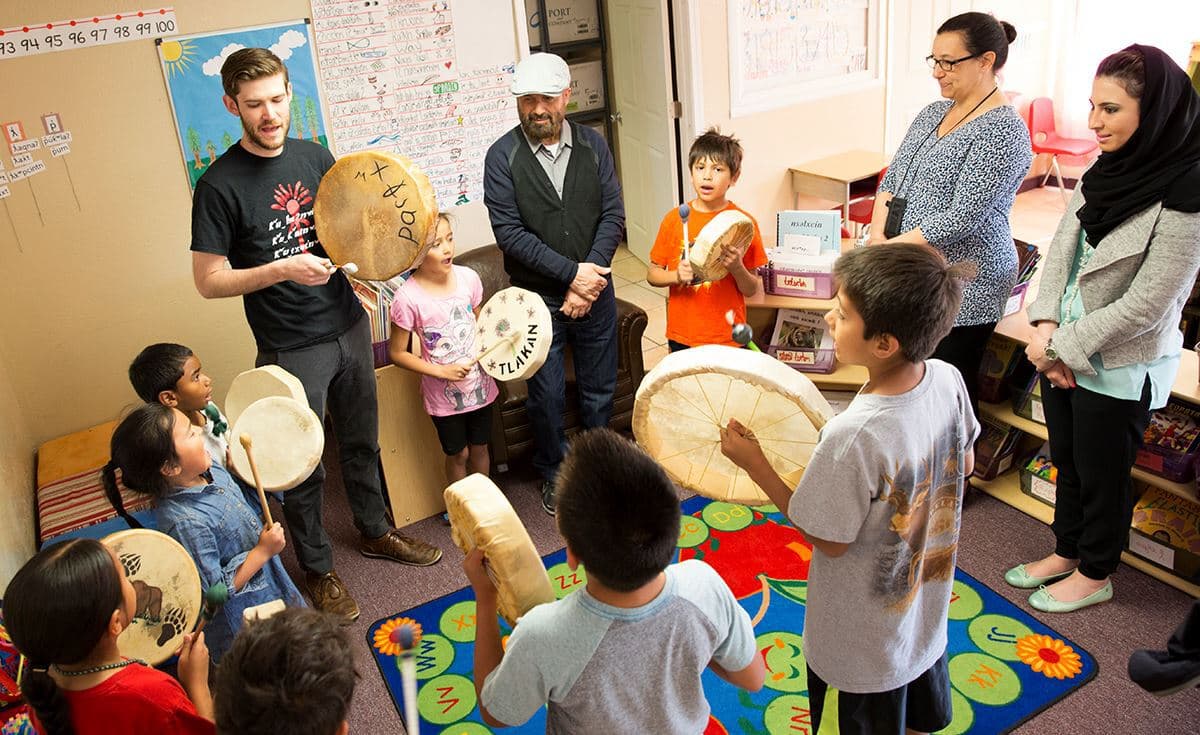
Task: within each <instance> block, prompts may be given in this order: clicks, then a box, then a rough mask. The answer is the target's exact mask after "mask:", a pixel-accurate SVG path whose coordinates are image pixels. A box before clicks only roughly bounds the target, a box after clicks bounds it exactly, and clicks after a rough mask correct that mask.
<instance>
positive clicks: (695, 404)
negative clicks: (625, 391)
mask: <svg viewBox="0 0 1200 735" xmlns="http://www.w3.org/2000/svg"><path fill="white" fill-rule="evenodd" d="M832 417H833V409H832V408H831V407H830V406H829V403H828V402H827V401H826V400H825V397H824V396H822V395H821V393H820V391H818V390H817V387H816V386H815V385H813V384H812V381H810V380H809V379H808V377H806V376H805V375H803V374H802V373H800V372H798V371H796V370H794V369H792V368H790V367H788V366H787V365H784V364H783V363H781V362H779V361H778V360H776V359H775V358H773V357H770V356H769V355H765V354H763V353H761V352H754V351H753V350H743V349H737V348H735V347H725V346H723V345H705V346H703V347H694V348H692V349H690V350H681V351H679V352H673V353H671V354H670V355H667V356H666V357H664V358H663V359H662V361H661V362H659V363H658V365H655V366H654V369H653V370H651V371H650V372H649V373H647V374H646V376H645V377H644V378H643V379H642V383H641V385H640V386H638V390H637V395H636V397H635V398H634V404H633V434H634V437H635V438H636V439H637V442H638V444H640V445H641V446H642V448H643V449H645V450H646V452H647V453H648V454H649V455H650V456H651V457H653V458H654V459H655V460H657V461H658V463H659V464H661V465H662V467H663V469H665V470H666V471H667V474H669V475H670V476H671V478H672V479H673V480H674V481H675V482H676V483H677V484H679V485H680V486H682V487H685V488H688V489H690V490H693V491H695V492H697V493H699V494H701V495H704V496H706V497H710V498H714V499H717V500H723V501H726V502H731V503H743V504H746V505H762V504H764V503H769V502H770V500H769V499H768V498H767V495H766V493H764V492H763V491H762V489H761V488H759V487H758V485H756V484H754V482H753V481H751V479H750V477H749V476H748V475H747V474H746V473H745V472H744V471H742V470H741V469H740V468H739V467H738V466H737V465H735V464H733V463H732V462H730V461H729V460H728V459H726V458H725V456H724V455H723V454H721V431H720V430H721V429H722V428H723V427H725V426H726V425H728V423H729V420H730V419H737V420H738V421H739V422H741V423H742V424H744V425H745V426H746V427H748V428H749V429H750V430H751V431H752V432H754V434H755V436H756V437H757V438H758V441H759V443H760V444H761V445H762V448H763V452H764V453H765V454H766V456H767V461H768V462H769V463H770V464H771V467H773V468H774V469H775V471H776V472H778V473H779V475H780V476H781V477H782V478H783V480H784V482H785V483H787V484H788V485H789V486H790V487H793V488H794V487H795V486H796V485H797V484H798V483H799V482H800V477H801V476H802V475H803V474H804V468H805V466H806V465H807V464H808V460H809V457H811V456H812V452H813V449H814V447H816V444H817V439H818V436H819V432H820V430H821V427H823V426H824V425H825V422H826V421H828V420H829V419H830V418H832Z"/></svg>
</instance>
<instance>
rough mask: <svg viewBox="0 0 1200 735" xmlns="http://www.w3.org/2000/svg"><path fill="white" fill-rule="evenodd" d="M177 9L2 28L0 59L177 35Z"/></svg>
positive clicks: (0, 33) (131, 12) (23, 24)
mask: <svg viewBox="0 0 1200 735" xmlns="http://www.w3.org/2000/svg"><path fill="white" fill-rule="evenodd" d="M176 30H178V27H177V26H176V25H175V8H150V9H146V10H130V11H127V12H124V13H113V14H111V15H110V14H107V13H105V14H101V15H92V16H87V17H84V18H70V19H68V20H56V21H51V22H46V21H41V22H37V23H21V24H18V25H14V26H11V27H9V28H0V59H12V58H16V57H18V56H32V55H34V54H48V53H52V52H54V51H70V50H72V49H79V48H86V47H88V46H103V45H105V44H109V43H122V42H124V41H136V40H138V39H142V38H154V37H156V36H161V35H162V34H164V33H174V32H175V31H176Z"/></svg>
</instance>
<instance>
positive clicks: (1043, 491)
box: [1021, 444, 1058, 506]
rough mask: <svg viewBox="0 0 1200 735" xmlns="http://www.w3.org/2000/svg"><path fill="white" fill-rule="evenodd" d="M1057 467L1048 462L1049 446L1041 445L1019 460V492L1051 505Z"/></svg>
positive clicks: (1056, 479) (1056, 477)
mask: <svg viewBox="0 0 1200 735" xmlns="http://www.w3.org/2000/svg"><path fill="white" fill-rule="evenodd" d="M1057 481H1058V469H1056V468H1055V467H1054V465H1053V464H1052V463H1051V462H1050V447H1049V445H1047V444H1042V446H1041V447H1040V448H1039V449H1038V450H1037V451H1036V452H1034V453H1033V454H1031V455H1029V456H1028V457H1026V458H1025V460H1024V461H1023V462H1021V492H1023V493H1025V494H1026V495H1028V496H1029V497H1031V498H1036V499H1038V500H1040V501H1042V502H1043V503H1045V504H1046V505H1049V506H1053V505H1054V500H1055V495H1056V489H1057V488H1056V485H1055V483H1056V482H1057Z"/></svg>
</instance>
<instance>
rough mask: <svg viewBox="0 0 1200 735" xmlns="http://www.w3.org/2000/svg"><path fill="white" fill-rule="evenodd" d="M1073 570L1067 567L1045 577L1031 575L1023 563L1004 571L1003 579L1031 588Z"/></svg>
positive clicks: (1053, 580)
mask: <svg viewBox="0 0 1200 735" xmlns="http://www.w3.org/2000/svg"><path fill="white" fill-rule="evenodd" d="M1073 571H1075V570H1074V569H1068V570H1067V571H1065V572H1060V573H1059V574H1051V575H1049V576H1046V577H1031V576H1030V575H1029V573H1028V572H1026V571H1025V565H1024V564H1018V565H1016V566H1015V567H1013V568H1012V569H1009V570H1008V571H1007V572H1005V573H1004V581H1005V582H1008V583H1009V584H1010V585H1012V586H1013V587H1017V588H1019V589H1023V590H1032V589H1036V588H1038V587H1042V586H1044V585H1045V584H1046V583H1047V582H1056V581H1058V580H1060V579H1062V578H1064V577H1067V576H1069V575H1070V574H1071V572H1073Z"/></svg>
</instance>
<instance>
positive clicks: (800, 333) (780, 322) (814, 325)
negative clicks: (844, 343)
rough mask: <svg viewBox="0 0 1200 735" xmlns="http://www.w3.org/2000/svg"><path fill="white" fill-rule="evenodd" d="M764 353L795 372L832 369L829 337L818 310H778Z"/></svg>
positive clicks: (823, 319)
mask: <svg viewBox="0 0 1200 735" xmlns="http://www.w3.org/2000/svg"><path fill="white" fill-rule="evenodd" d="M767 354H769V355H771V356H772V357H774V358H775V359H777V360H779V361H780V362H782V363H784V364H785V365H789V366H791V367H794V368H796V369H798V370H805V371H812V372H829V371H830V370H832V369H833V335H832V334H830V333H829V325H828V324H826V323H825V316H824V315H823V314H822V313H821V312H819V311H809V310H806V309H780V310H779V313H778V315H777V316H776V318H775V331H774V332H773V333H772V334H771V343H770V345H769V346H768V347H767Z"/></svg>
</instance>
